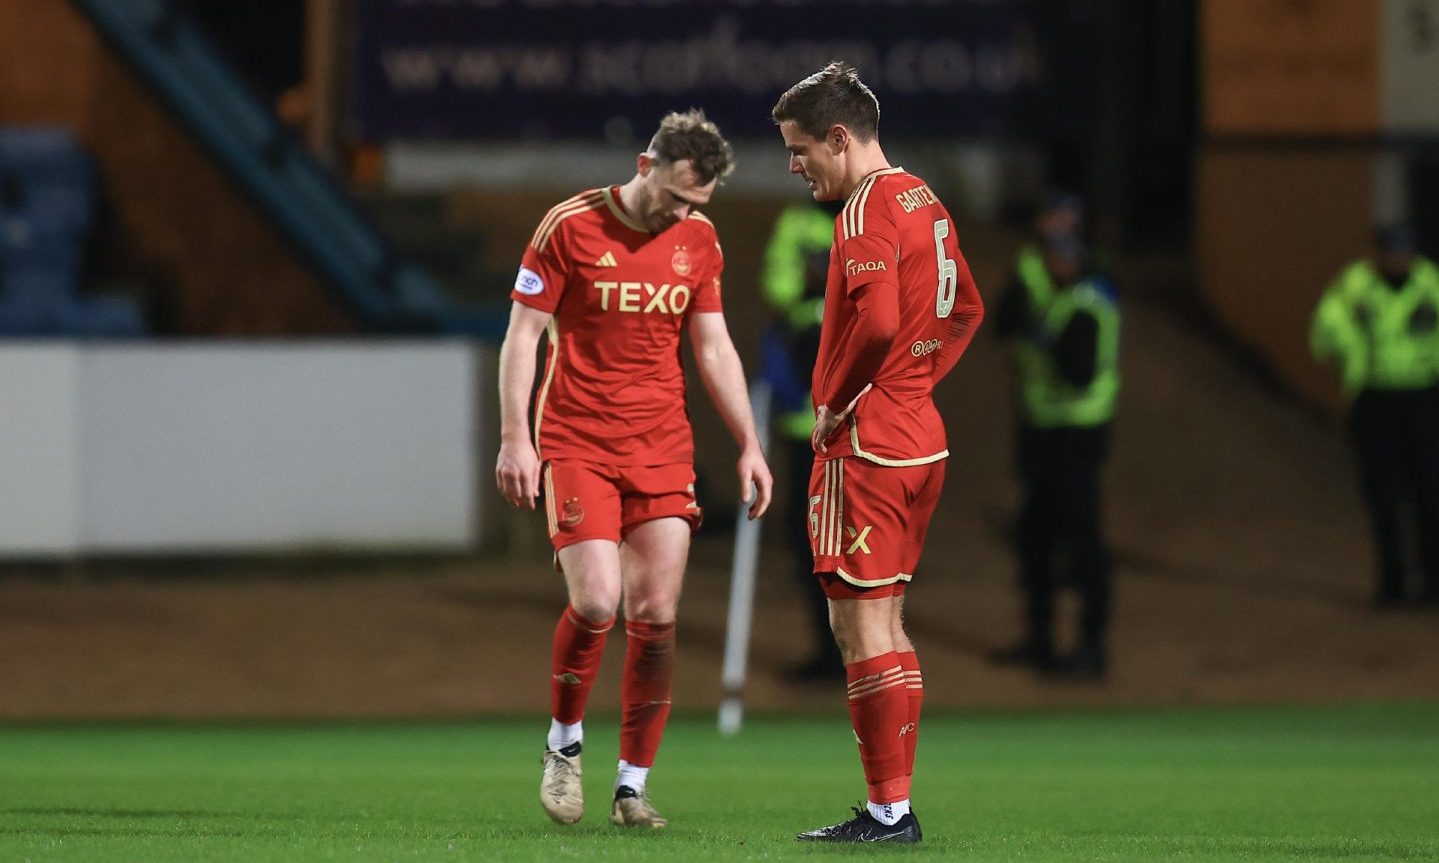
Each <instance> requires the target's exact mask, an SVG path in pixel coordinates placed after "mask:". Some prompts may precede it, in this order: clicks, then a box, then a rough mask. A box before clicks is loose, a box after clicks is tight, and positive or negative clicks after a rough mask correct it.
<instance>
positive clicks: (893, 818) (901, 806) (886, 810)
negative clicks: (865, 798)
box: [867, 797, 909, 827]
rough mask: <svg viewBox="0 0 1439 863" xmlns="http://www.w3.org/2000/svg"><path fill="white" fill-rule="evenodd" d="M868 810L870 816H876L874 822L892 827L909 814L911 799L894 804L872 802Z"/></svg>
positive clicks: (897, 801)
mask: <svg viewBox="0 0 1439 863" xmlns="http://www.w3.org/2000/svg"><path fill="white" fill-rule="evenodd" d="M867 808H868V809H869V814H870V815H873V816H874V820H876V821H878V822H879V823H881V824H883V825H885V826H886V827H890V826H893V825H894V824H896V823H897V822H898V821H899V819H901V818H903V817H904V816H906V815H908V814H909V798H908V797H906V798H905V799H903V800H896V801H895V802H893V803H876V802H874V801H873V800H871V801H869V804H868V807H867Z"/></svg>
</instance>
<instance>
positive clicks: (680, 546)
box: [610, 465, 700, 828]
mask: <svg viewBox="0 0 1439 863" xmlns="http://www.w3.org/2000/svg"><path fill="white" fill-rule="evenodd" d="M625 483H626V484H625V486H624V491H625V495H624V503H623V511H624V542H623V543H622V544H621V546H620V570H621V573H622V578H623V581H624V599H623V603H624V611H625V636H626V641H627V646H626V650H625V665H624V674H623V678H622V682H621V684H620V701H621V710H622V717H621V728H620V763H619V769H618V770H617V772H616V777H615V800H614V805H613V806H612V808H611V811H610V820H611V821H613V822H614V823H616V824H620V825H622V826H628V827H653V828H658V827H664V826H665V825H666V824H668V821H667V820H666V819H665V818H664V817H662V816H661V815H660V814H659V813H658V812H656V811H655V808H654V806H653V804H652V803H651V802H650V799H649V794H648V791H647V785H648V781H649V772H650V768H651V767H653V766H654V762H655V756H656V754H657V753H658V752H659V747H660V741H661V739H662V738H663V736H664V730H665V725H666V724H667V723H668V721H669V714H670V694H671V691H672V690H673V688H674V674H675V611H676V609H677V608H678V606H679V599H680V591H681V589H682V588H683V586H684V571H685V564H686V562H687V561H688V559H689V547H690V536H691V534H693V532H694V530H695V528H696V527H698V526H699V522H700V509H699V506H698V504H697V503H696V501H695V497H694V470H693V468H692V466H690V465H669V466H662V467H656V468H630V469H627V470H626V472H625Z"/></svg>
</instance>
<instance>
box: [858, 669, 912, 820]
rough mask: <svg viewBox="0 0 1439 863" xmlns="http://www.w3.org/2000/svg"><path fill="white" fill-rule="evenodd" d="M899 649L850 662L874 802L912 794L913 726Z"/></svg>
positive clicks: (893, 800)
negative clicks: (909, 745)
mask: <svg viewBox="0 0 1439 863" xmlns="http://www.w3.org/2000/svg"><path fill="white" fill-rule="evenodd" d="M899 662H900V661H899V654H898V653H896V652H893V651H891V652H889V653H884V654H880V655H879V656H874V657H871V658H869V659H863V660H860V661H859V662H855V663H851V664H849V665H846V666H845V672H846V675H847V677H848V678H849V717H850V722H851V723H852V724H853V725H854V735H855V737H857V738H858V739H859V760H860V763H861V764H863V765H864V780H865V782H866V783H867V784H868V785H869V800H870V802H871V803H896V802H898V801H900V800H907V799H909V775H908V774H907V773H906V770H905V767H906V759H905V751H906V744H905V739H904V738H905V737H907V736H908V733H909V732H908V728H909V725H908V723H909V709H910V701H909V694H908V693H909V690H908V689H907V688H906V687H905V680H906V676H905V671H904V669H903V668H901V667H900V664H899Z"/></svg>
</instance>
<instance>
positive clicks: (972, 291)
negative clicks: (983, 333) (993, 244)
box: [930, 255, 1028, 383]
mask: <svg viewBox="0 0 1439 863" xmlns="http://www.w3.org/2000/svg"><path fill="white" fill-rule="evenodd" d="M957 262H958V264H959V267H958V273H957V274H956V275H957V282H956V285H955V303H954V308H953V309H952V310H951V311H950V313H949V331H948V332H947V333H945V336H944V344H943V345H941V346H940V348H939V351H938V352H937V353H936V354H935V358H934V374H933V376H932V377H931V378H930V379H931V380H932V381H934V382H935V383H939V382H940V381H941V380H943V379H944V376H945V375H947V374H949V372H950V370H951V369H953V368H954V365H955V363H958V362H959V358H960V357H962V356H964V352H965V350H967V349H968V348H969V343H970V342H971V341H973V340H974V332H975V330H977V329H979V324H980V322H981V321H983V320H984V302H983V301H982V300H981V299H980V298H979V288H978V287H976V286H975V284H974V276H973V274H971V273H970V271H969V264H968V263H967V262H965V260H964V256H963V255H959V256H958V260H957ZM1017 288H1018V290H1019V291H1020V292H1023V291H1024V288H1023V286H1022V285H1021V286H1017ZM1012 289H1013V288H1012ZM1024 305H1025V309H1026V311H1025V316H1026V317H1027V316H1028V315H1027V307H1028V301H1027V299H1026V301H1025V304H1024Z"/></svg>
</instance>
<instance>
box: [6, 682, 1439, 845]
mask: <svg viewBox="0 0 1439 863" xmlns="http://www.w3.org/2000/svg"><path fill="white" fill-rule="evenodd" d="M835 714H836V715H831V716H821V717H804V718H800V717H785V718H762V719H757V720H752V721H751V722H750V723H749V724H748V726H747V727H746V729H745V732H744V734H742V735H741V736H740V737H738V738H736V739H733V740H724V739H721V738H719V737H718V736H717V735H716V733H715V731H714V725H713V721H712V719H711V718H710V717H708V716H692V717H680V718H677V719H675V720H674V721H672V723H671V727H670V731H669V733H668V734H667V736H666V740H665V745H664V747H663V749H662V751H661V753H660V761H659V764H658V766H657V767H656V769H655V772H654V774H653V775H652V778H651V781H650V791H651V795H652V797H653V798H654V800H655V802H656V805H657V806H658V807H659V809H660V811H661V812H662V813H664V814H665V815H666V816H667V817H669V818H670V819H671V822H672V824H671V827H670V828H669V829H667V830H664V831H650V832H644V833H641V832H637V831H634V830H627V831H625V830H620V829H618V828H613V827H611V826H610V825H609V824H608V822H607V820H606V815H607V813H608V808H609V807H608V804H609V792H610V787H611V784H612V782H613V773H614V762H615V758H616V746H617V742H616V729H615V726H616V722H615V721H614V718H613V717H603V716H601V717H595V718H593V719H591V720H590V721H589V722H588V723H587V724H588V726H589V728H588V732H589V733H588V739H587V740H586V751H585V762H586V763H585V767H586V771H585V790H586V796H587V799H588V801H589V807H588V811H587V812H586V814H585V818H584V820H583V821H582V822H581V823H580V824H578V825H576V826H574V827H561V826H559V825H554V824H551V823H550V822H549V821H548V820H546V819H545V817H544V815H543V813H542V812H541V810H540V807H539V802H538V796H537V795H538V781H539V755H540V750H541V749H542V748H543V737H544V729H545V722H544V721H543V720H540V719H532V720H527V721H515V720H503V721H498V720H497V721H486V720H478V721H475V722H470V723H454V724H347V725H313V726H302V727H285V726H238V727H237V726H212V725H183V724H181V725H113V726H105V725H98V726H97V725H86V726H55V727H0V860H4V861H10V860H26V859H29V860H36V861H40V860H85V861H99V863H105V861H111V860H117V861H118V860H146V861H167V860H186V861H191V860H195V861H201V860H246V861H251V860H255V861H259V860H286V861H291V860H455V861H463V860H507V861H508V860H516V861H524V860H535V861H541V860H544V861H549V860H567V859H572V860H660V861H666V863H674V861H688V860H706V861H723V860H804V859H811V858H814V857H816V856H819V857H829V856H833V855H836V854H838V855H841V856H854V855H865V856H869V855H875V854H879V855H882V856H886V857H888V856H892V855H894V854H896V853H902V854H904V855H905V856H906V859H909V858H915V859H919V858H923V859H936V860H939V859H954V858H959V859H965V860H1024V861H1050V860H1126V861H1127V860H1134V861H1140V860H1144V861H1149V860H1159V859H1166V860H1167V859H1189V860H1206V861H1208V860H1293V859H1305V860H1346V861H1353V860H1430V859H1439V705H1434V704H1408V705H1388V706H1350V707H1337V708H1247V709H1196V710H1162V711H1121V712H1113V711H1104V712H1079V713H1075V712H1068V713H1043V714H1015V715H1009V714H1005V715H1001V714H950V715H943V714H936V715H934V716H926V717H925V721H924V723H923V724H922V726H921V737H920V744H919V746H920V756H919V757H920V764H919V768H918V774H917V776H916V778H915V791H914V801H915V807H916V812H917V814H918V815H919V817H920V820H921V823H922V824H923V826H924V831H925V842H924V843H923V844H922V845H921V846H920V847H918V848H906V849H884V848H872V847H866V848H835V847H832V846H812V845H806V844H800V843H797V842H795V841H794V839H793V834H794V833H795V832H796V831H798V830H801V829H807V828H810V827H815V826H819V825H821V824H827V823H832V822H834V821H838V820H841V819H842V818H844V817H846V816H847V815H848V808H847V807H848V805H850V804H853V803H855V802H857V801H859V800H860V799H861V798H862V797H863V793H864V784H863V781H862V779H861V777H860V772H859V763H858V758H857V756H856V754H855V748H854V742H853V737H852V735H851V733H850V731H849V727H848V724H847V723H846V722H845V721H844V719H843V717H842V715H840V712H839V710H838V709H836V711H835Z"/></svg>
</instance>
